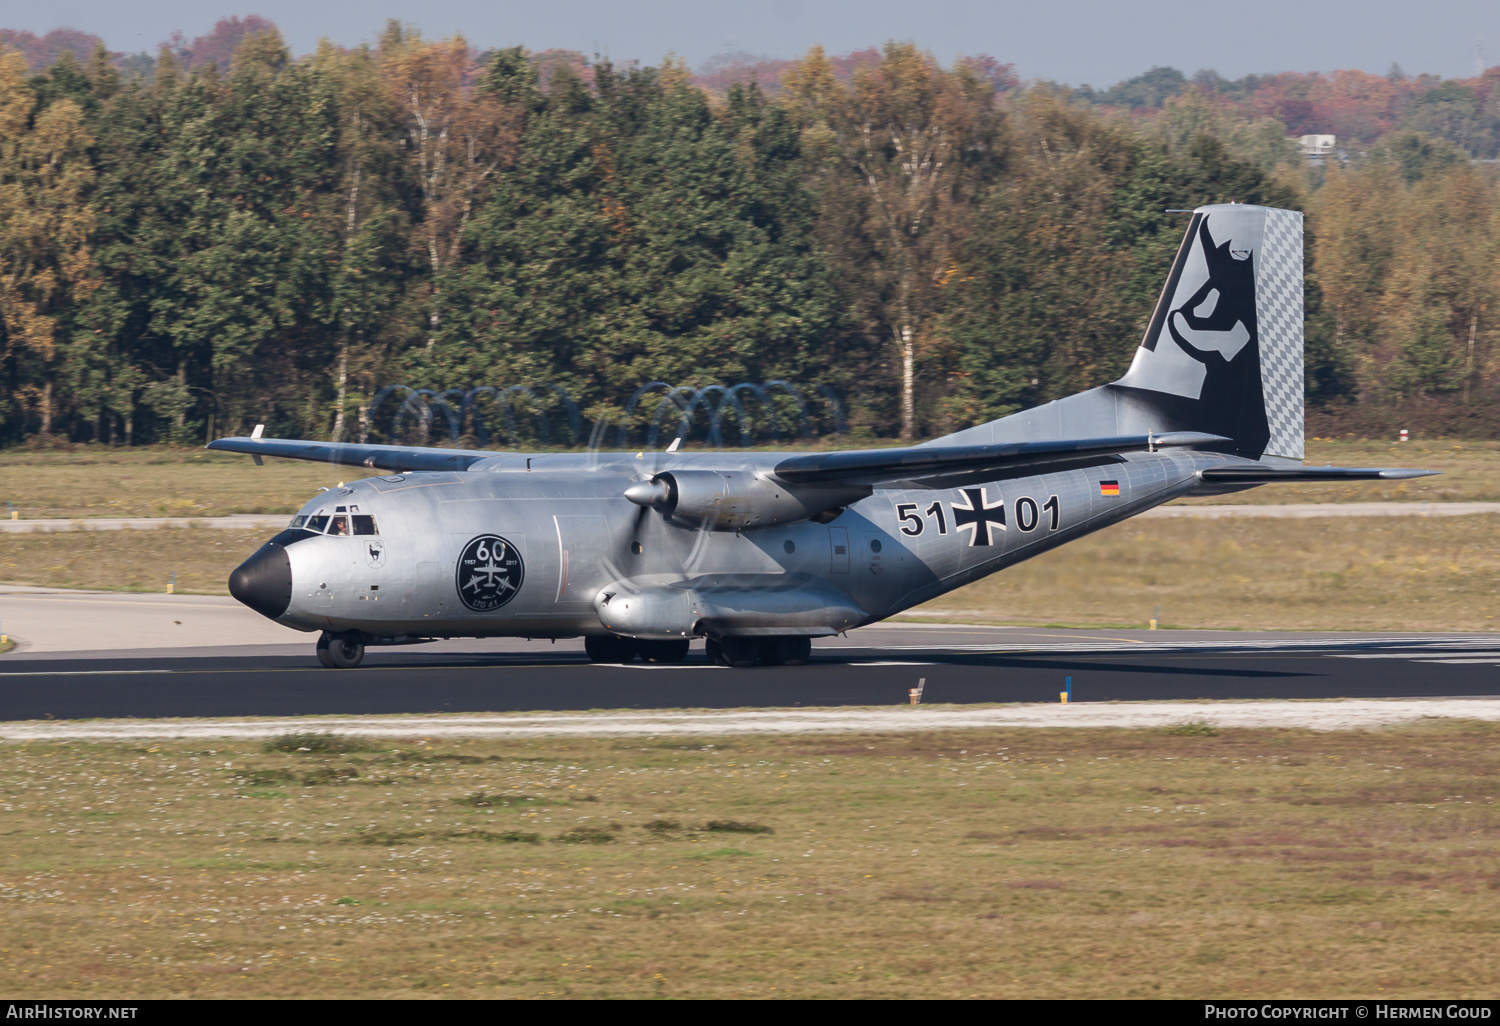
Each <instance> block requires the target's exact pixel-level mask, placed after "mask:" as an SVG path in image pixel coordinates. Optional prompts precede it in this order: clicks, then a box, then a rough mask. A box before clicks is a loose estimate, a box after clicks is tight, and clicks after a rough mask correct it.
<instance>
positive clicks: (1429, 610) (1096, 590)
mask: <svg viewBox="0 0 1500 1026" xmlns="http://www.w3.org/2000/svg"><path fill="white" fill-rule="evenodd" d="M265 537H266V532H254V531H245V532H241V531H219V530H198V529H192V528H184V529H173V530H158V531H83V532H70V533H66V534H18V535H8V536H4V539H3V541H0V581H4V582H6V583H11V584H41V585H48V586H52V587H66V588H103V589H115V590H125V591H165V590H166V584H167V580H168V576H169V575H170V573H171V571H172V570H174V569H175V570H176V571H177V574H178V576H177V586H178V590H179V591H182V592H199V593H208V594H219V595H222V594H225V593H226V581H227V580H228V578H229V572H230V571H231V570H233V569H234V567H235V566H237V565H238V564H239V563H240V561H242V560H243V559H244V558H245V557H246V556H248V555H249V554H250V553H251V552H253V551H255V549H256V548H257V547H258V546H259V545H260V543H261V542H262V541H264V540H265ZM1157 606H1160V607H1161V620H1162V623H1163V624H1164V625H1166V626H1169V627H1231V628H1252V629H1279V630H1411V631H1450V630H1493V629H1495V628H1496V626H1497V624H1500V620H1497V616H1500V516H1494V515H1481V516H1472V517H1433V518H1425V517H1373V518H1359V519H1329V520H1218V521H1203V520H1135V521H1128V522H1126V523H1124V524H1119V525H1116V526H1115V527H1111V528H1108V529H1106V530H1104V531H1101V532H1100V533H1098V534H1096V535H1093V536H1090V537H1088V538H1084V539H1081V540H1079V541H1077V542H1075V543H1073V544H1071V545H1066V546H1063V547H1062V548H1060V549H1056V550H1054V551H1052V552H1049V553H1046V554H1044V555H1042V556H1040V557H1038V558H1037V559H1035V560H1032V561H1031V562H1028V563H1022V564H1021V565H1020V566H1018V567H1014V568H1012V569H1010V570H1007V571H1005V572H1004V573H1001V574H997V575H995V576H993V577H989V578H987V579H985V580H983V581H980V582H978V583H977V584H973V585H970V586H969V587H967V588H961V589H959V590H958V591H955V592H952V593H950V594H948V595H945V596H943V597H942V598H940V599H938V600H936V601H935V602H931V603H928V604H927V605H926V606H923V607H921V608H920V609H919V610H917V612H918V613H920V614H922V618H923V619H926V620H940V619H954V620H963V621H968V622H990V623H1016V624H1075V625H1079V626H1112V627H1144V626H1145V625H1146V623H1147V621H1148V620H1149V619H1150V618H1151V615H1152V611H1153V609H1154V608H1155V607H1157Z"/></svg>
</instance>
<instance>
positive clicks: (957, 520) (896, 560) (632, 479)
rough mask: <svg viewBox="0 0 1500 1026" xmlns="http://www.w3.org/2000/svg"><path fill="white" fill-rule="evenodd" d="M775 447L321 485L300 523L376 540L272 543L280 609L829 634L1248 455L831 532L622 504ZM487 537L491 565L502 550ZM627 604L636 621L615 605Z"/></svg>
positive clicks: (340, 625)
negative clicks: (676, 476) (354, 520)
mask: <svg viewBox="0 0 1500 1026" xmlns="http://www.w3.org/2000/svg"><path fill="white" fill-rule="evenodd" d="M785 458H786V454H775V455H762V454H754V453H744V454H733V453H723V452H714V453H702V454H698V453H678V454H670V455H668V454H645V455H644V456H643V457H641V458H635V457H633V456H631V455H628V454H625V455H621V454H607V455H603V456H601V455H598V454H593V455H582V454H557V455H541V456H529V457H527V456H516V455H497V456H495V457H493V458H491V459H486V460H484V461H483V462H481V463H479V464H476V465H475V466H474V467H473V468H471V469H470V470H468V471H465V472H458V473H442V472H418V473H405V474H390V475H386V476H383V477H372V478H366V479H363V480H359V481H354V482H350V483H348V484H346V485H343V486H342V487H339V488H336V489H331V490H329V491H326V492H322V493H320V494H319V495H318V496H317V497H315V498H314V499H312V500H311V501H309V502H308V503H307V504H306V505H305V506H304V507H303V508H302V510H301V512H300V514H299V520H298V521H294V522H311V523H313V524H317V523H318V521H317V520H316V519H313V518H317V517H319V516H325V517H328V518H329V521H328V522H327V524H332V523H334V520H333V518H335V517H339V516H345V517H353V516H356V515H358V516H363V517H370V516H373V517H374V526H375V528H376V530H378V534H374V535H363V534H362V535H354V534H347V533H346V534H339V535H335V534H330V533H323V534H314V533H311V532H309V531H307V530H303V529H291V530H288V531H286V532H283V534H282V535H280V536H278V537H279V538H280V539H281V540H282V544H283V545H284V547H285V551H286V554H287V557H288V558H289V560H290V564H291V581H292V584H291V595H290V601H289V602H288V604H287V606H286V608H285V611H284V612H282V613H281V614H280V615H279V616H277V617H275V618H276V619H277V620H278V621H279V622H281V623H284V624H286V625H288V626H290V627H295V628H298V629H300V630H306V631H316V630H321V631H327V632H334V633H337V632H346V631H359V632H362V633H363V634H365V635H368V636H370V637H372V638H387V639H401V638H411V639H416V638H431V637H496V636H510V637H516V636H520V637H571V636H577V635H588V634H601V633H606V632H609V631H611V630H612V631H614V632H616V633H619V634H623V635H628V636H635V637H645V638H673V637H684V636H685V637H692V636H694V635H699V636H701V635H704V634H709V635H713V634H720V635H726V636H732V635H747V634H748V635H755V634H798V635H808V636H818V635H828V634H832V633H835V632H838V631H844V630H848V629H850V628H853V627H858V626H860V625H862V624H867V623H871V622H874V621H877V620H880V619H883V618H885V617H888V616H890V615H892V614H893V613H897V612H899V611H901V610H903V609H906V608H909V607H911V606H913V605H916V604H918V603H921V602H925V601H927V600H929V599H932V598H935V597H937V596H939V595H941V594H943V593H945V592H948V591H951V590H953V589H954V588H958V587H961V586H963V585H965V584H968V583H970V582H972V581H974V580H977V579H979V578H981V577H984V576H986V575H988V574H991V573H994V572H996V571H998V570H1002V569H1004V568H1006V567H1008V566H1012V565H1014V564H1016V563H1018V562H1020V561H1021V560H1024V559H1028V558H1030V557H1032V556H1035V555H1037V554H1038V553H1040V552H1043V551H1045V550H1047V549H1049V548H1052V547H1053V546H1056V545H1059V544H1062V543H1063V542H1066V541H1070V540H1072V539H1074V538H1077V537H1079V536H1081V535H1084V534H1087V533H1089V532H1091V531H1096V530H1098V529H1100V528H1102V527H1107V526H1108V525H1110V524H1114V523H1117V522H1119V521H1121V520H1124V519H1126V518H1128V517H1131V516H1133V515H1135V514H1137V513H1140V512H1142V511H1143V510H1146V509H1149V508H1151V507H1153V506H1156V505H1159V504H1161V503H1163V502H1167V501H1169V500H1171V499H1175V498H1178V497H1179V496H1182V495H1185V494H1187V493H1189V492H1192V491H1194V490H1195V489H1197V488H1200V487H1201V485H1200V482H1199V479H1198V477H1197V473H1198V471H1199V470H1201V469H1203V468H1205V467H1210V466H1218V467H1222V466H1225V465H1226V464H1236V463H1242V462H1244V463H1248V462H1249V461H1242V460H1238V459H1236V458H1235V457H1232V456H1225V455H1221V454H1217V453H1205V452H1194V451H1170V452H1165V451H1163V452H1154V453H1153V452H1142V453H1127V454H1124V455H1122V456H1121V457H1119V461H1118V462H1115V463H1111V464H1108V465H1105V466H1097V467H1091V468H1088V469H1074V470H1065V471H1061V472H1054V473H1048V474H1042V475H1038V476H1032V477H1010V478H1008V479H1006V480H1003V481H993V482H989V483H981V484H973V485H970V484H967V483H965V484H964V485H962V486H961V487H938V488H877V489H876V490H875V491H874V493H873V494H871V495H870V496H869V497H868V498H865V499H862V500H859V501H856V502H854V503H852V504H850V505H849V506H847V507H845V508H844V510H843V512H842V513H841V514H840V515H838V516H837V518H836V519H834V520H832V521H831V522H829V523H815V522H812V521H808V520H804V521H802V522H799V523H792V524H787V525H784V526H765V527H749V528H745V529H743V530H740V531H724V530H711V529H704V528H703V527H702V526H701V525H699V524H693V523H685V522H671V521H669V520H668V518H666V517H664V516H663V515H661V514H659V513H657V512H655V511H652V510H649V509H643V508H641V507H639V506H637V505H635V504H634V503H632V502H631V501H630V500H628V499H626V498H625V497H624V495H623V493H624V492H625V490H626V489H627V488H628V487H629V486H630V485H632V484H634V483H636V482H638V481H640V480H642V479H644V478H647V477H650V476H651V475H652V474H658V473H662V472H671V471H678V472H680V471H684V470H691V469H694V468H696V467H705V468H711V469H713V470H715V471H724V470H736V469H738V470H742V471H747V472H751V473H757V474H760V475H768V474H769V473H770V470H771V467H772V466H773V465H774V464H775V463H777V462H778V461H780V460H782V459H785ZM528 467H529V469H528ZM303 517H306V518H309V520H308V521H301V520H300V518H303ZM365 523H366V524H368V522H367V521H366V522H365ZM327 524H324V525H322V526H324V527H325V528H326V526H327ZM344 526H347V524H346V525H344ZM366 529H368V527H367V528H366ZM486 537H493V538H494V539H498V540H499V543H500V546H502V547H504V548H505V552H504V554H503V556H502V557H498V558H501V559H502V560H503V561H504V562H505V565H503V566H500V565H499V564H496V563H493V562H491V563H488V564H487V563H485V562H483V561H481V560H478V559H476V558H475V553H474V552H469V554H468V558H467V560H466V559H465V553H466V550H468V549H470V548H471V547H473V546H474V542H475V540H476V539H483V538H486ZM480 545H481V547H482V549H483V554H484V555H485V557H486V558H487V559H490V560H494V559H496V558H497V554H496V553H495V552H491V551H490V550H492V549H495V548H496V545H495V544H490V545H487V546H485V545H484V544H483V542H481V543H480ZM475 551H479V548H475ZM517 557H518V560H519V564H518V565H517V562H516V560H517ZM487 565H488V566H499V569H495V570H490V571H488V572H486V571H485V569H484V568H485V566H487ZM476 567H477V568H478V570H479V572H480V576H481V580H480V581H479V583H478V585H477V586H475V583H474V576H475V568H476ZM466 587H467V588H468V591H469V596H468V597H469V599H470V601H468V602H466V601H465V594H464V591H465V589H466ZM476 593H483V594H479V595H478V596H477V597H476ZM632 600H633V601H634V607H633V608H634V609H637V610H639V612H638V613H636V614H634V615H633V613H632V610H631V609H626V608H625V606H626V605H628V604H630V603H631V602H632ZM476 606H477V607H478V608H476ZM642 606H649V608H646V609H642V608H641V607H642ZM487 607H488V608H487ZM611 607H613V608H611ZM678 607H681V608H678Z"/></svg>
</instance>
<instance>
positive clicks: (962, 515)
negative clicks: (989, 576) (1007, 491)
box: [950, 488, 1005, 549]
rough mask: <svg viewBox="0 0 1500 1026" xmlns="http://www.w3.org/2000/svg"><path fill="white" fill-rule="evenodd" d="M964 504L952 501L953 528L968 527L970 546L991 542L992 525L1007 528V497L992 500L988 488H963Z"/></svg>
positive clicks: (961, 492)
mask: <svg viewBox="0 0 1500 1026" xmlns="http://www.w3.org/2000/svg"><path fill="white" fill-rule="evenodd" d="M959 494H961V495H962V496H963V497H964V503H965V504H964V505H962V506H960V505H959V504H958V503H956V502H954V503H950V505H951V506H952V507H953V528H954V530H958V529H959V528H968V530H969V548H971V549H972V548H973V547H974V546H976V545H988V544H990V525H991V524H993V525H995V526H996V527H998V528H1000V530H1002V531H1003V530H1005V499H1004V498H1003V497H1002V498H1000V499H998V500H997V501H995V502H993V503H992V502H990V497H989V489H988V488H961V489H959Z"/></svg>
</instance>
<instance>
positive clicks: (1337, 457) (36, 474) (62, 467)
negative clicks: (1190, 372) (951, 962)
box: [0, 439, 1500, 520]
mask: <svg viewBox="0 0 1500 1026" xmlns="http://www.w3.org/2000/svg"><path fill="white" fill-rule="evenodd" d="M1307 453H1308V456H1307V459H1308V462H1309V463H1318V464H1321V463H1334V464H1342V465H1354V466H1369V465H1377V466H1396V467H1403V466H1421V467H1427V468H1428V469H1432V470H1441V471H1443V476H1442V477H1434V478H1423V479H1420V480H1416V481H1406V482H1399V481H1398V482H1389V483H1383V484H1374V483H1365V484H1354V485H1277V486H1272V487H1266V488H1258V489H1255V490H1253V491H1250V492H1240V493H1237V494H1235V495H1230V496H1218V497H1210V498H1203V499H1192V500H1187V501H1189V502H1193V503H1243V502H1254V503H1286V502H1376V501H1411V502H1457V501H1481V500H1484V501H1491V500H1500V443H1488V442H1445V441H1435V442H1409V443H1407V444H1405V445H1400V444H1394V443H1391V444H1387V443H1380V442H1334V441H1324V440H1318V439H1314V440H1312V441H1310V442H1308V444H1307ZM363 476H365V472H364V471H361V470H359V469H357V468H351V467H332V466H328V465H326V464H316V463H300V462H296V461H292V460H267V461H266V465H265V466H264V467H256V466H255V465H254V464H252V463H251V462H250V460H249V459H248V458H247V457H244V456H234V455H229V454H226V453H217V452H206V451H204V450H202V449H179V448H170V447H165V446H153V447H148V448H139V449H122V448H111V447H109V446H92V445H91V446H75V447H73V448H72V449H69V450H61V449H9V450H5V451H0V502H6V501H9V502H10V503H12V504H13V505H14V507H15V509H16V510H17V511H18V512H19V513H20V515H21V516H22V517H23V518H25V519H28V520H32V519H47V518H74V517H157V516H178V517H182V516H225V515H228V514H231V513H286V514H288V515H290V514H291V513H293V512H294V511H296V510H297V509H299V508H300V507H301V506H302V504H303V503H304V502H306V501H307V499H308V498H309V497H311V495H312V494H313V492H314V491H315V490H316V489H317V488H319V487H322V486H328V485H334V484H337V483H338V482H339V481H344V480H352V479H354V478H358V477H363ZM0 515H9V514H8V513H4V514H0Z"/></svg>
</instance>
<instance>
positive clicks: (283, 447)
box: [208, 438, 498, 471]
mask: <svg viewBox="0 0 1500 1026" xmlns="http://www.w3.org/2000/svg"><path fill="white" fill-rule="evenodd" d="M208 447H209V448H210V449H217V450H218V451H220V452H238V453H243V454H245V455H247V456H279V457H281V458H282V459H286V460H309V461H311V462H313V463H337V464H340V465H342V466H346V467H365V468H367V469H369V470H389V471H402V470H468V469H469V468H470V467H472V466H473V465H474V464H476V463H478V462H479V461H480V460H483V459H488V458H489V457H491V456H495V455H498V453H493V452H471V451H468V450H465V449H414V448H411V447H408V446H402V445H357V444H355V443H353V442H309V441H304V440H301V439H293V438H220V439H216V440H215V441H212V442H209V443H208Z"/></svg>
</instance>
